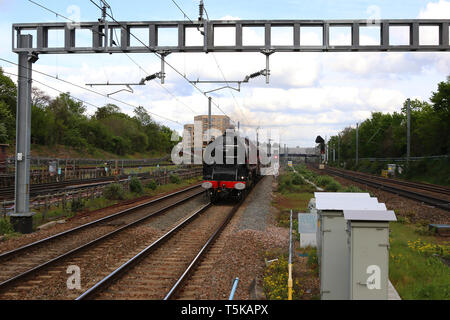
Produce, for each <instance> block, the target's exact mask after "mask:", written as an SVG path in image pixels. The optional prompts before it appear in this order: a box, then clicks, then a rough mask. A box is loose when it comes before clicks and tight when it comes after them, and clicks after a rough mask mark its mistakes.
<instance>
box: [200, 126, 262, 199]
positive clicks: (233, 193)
mask: <svg viewBox="0 0 450 320" xmlns="http://www.w3.org/2000/svg"><path fill="white" fill-rule="evenodd" d="M204 153H206V154H205V155H204V157H203V180H204V181H203V183H202V187H203V188H205V189H206V190H207V194H208V196H209V198H210V199H211V202H215V201H216V200H218V199H219V198H235V199H237V200H241V199H243V198H244V197H245V196H246V194H247V192H248V190H250V189H251V188H252V187H253V186H254V185H255V184H256V182H257V180H258V179H259V178H260V176H261V154H260V150H259V148H258V142H257V143H256V144H255V143H253V142H252V141H251V140H249V139H248V138H243V137H240V136H239V135H238V134H236V133H235V132H234V131H227V132H226V133H225V134H223V135H222V136H219V137H217V138H216V139H215V140H214V141H212V142H210V143H209V144H208V146H207V147H206V149H205V151H204Z"/></svg>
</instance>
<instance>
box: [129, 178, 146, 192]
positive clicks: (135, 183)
mask: <svg viewBox="0 0 450 320" xmlns="http://www.w3.org/2000/svg"><path fill="white" fill-rule="evenodd" d="M130 191H131V192H134V193H137V194H142V193H143V192H144V188H143V187H142V183H141V181H140V180H139V179H138V178H136V177H133V178H131V181H130Z"/></svg>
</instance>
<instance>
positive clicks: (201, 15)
mask: <svg viewBox="0 0 450 320" xmlns="http://www.w3.org/2000/svg"><path fill="white" fill-rule="evenodd" d="M203 8H204V5H203V0H200V5H199V6H198V21H202V20H203Z"/></svg>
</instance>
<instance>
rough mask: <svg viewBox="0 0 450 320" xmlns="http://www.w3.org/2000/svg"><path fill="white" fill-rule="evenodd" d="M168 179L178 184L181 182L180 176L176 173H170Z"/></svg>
mask: <svg viewBox="0 0 450 320" xmlns="http://www.w3.org/2000/svg"><path fill="white" fill-rule="evenodd" d="M169 181H170V183H175V184H179V183H180V182H181V179H180V177H179V176H178V175H176V174H171V175H170V176H169Z"/></svg>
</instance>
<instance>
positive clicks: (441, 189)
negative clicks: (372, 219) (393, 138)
mask: <svg viewBox="0 0 450 320" xmlns="http://www.w3.org/2000/svg"><path fill="white" fill-rule="evenodd" d="M327 170H329V171H335V172H344V173H347V174H350V175H354V176H357V177H362V178H370V179H374V180H377V181H381V182H385V183H389V184H396V185H401V186H406V187H411V188H415V189H421V190H424V191H429V192H435V193H441V194H446V195H450V188H449V187H446V186H439V185H435V184H429V183H418V182H411V181H404V180H398V179H392V178H384V177H379V176H375V175H372V174H368V173H362V172H355V171H349V170H343V169H335V168H327Z"/></svg>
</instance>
